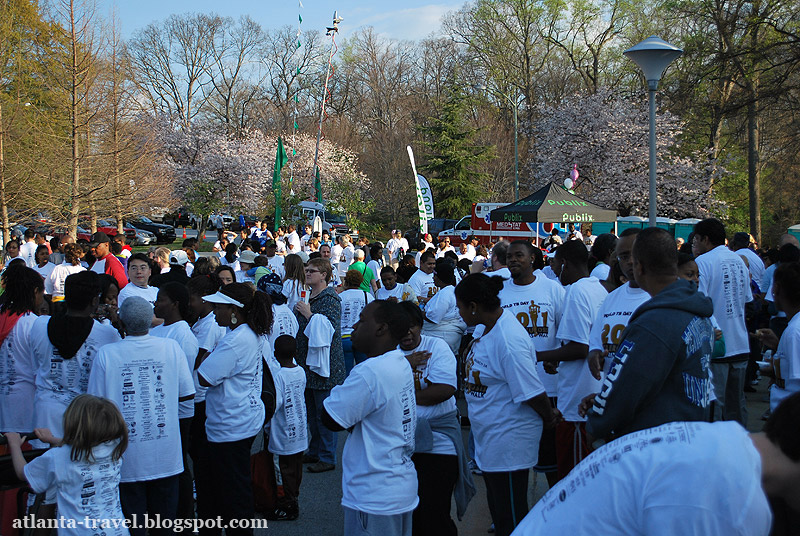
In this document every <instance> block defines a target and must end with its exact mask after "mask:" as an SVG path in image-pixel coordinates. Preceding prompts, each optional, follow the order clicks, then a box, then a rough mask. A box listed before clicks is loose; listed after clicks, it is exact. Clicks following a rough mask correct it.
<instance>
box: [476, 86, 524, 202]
mask: <svg viewBox="0 0 800 536" xmlns="http://www.w3.org/2000/svg"><path fill="white" fill-rule="evenodd" d="M475 87H476V88H477V89H478V90H479V91H487V92H489V93H494V94H495V95H498V96H500V97H503V98H504V99H506V100H507V101H508V102H509V103H511V106H512V107H513V108H514V201H519V124H518V122H517V116H518V114H519V96H517V98H516V99H512V98H511V97H510V96H508V95H506V94H505V93H503V92H501V91H495V90H491V89H489V88H488V87H486V85H484V84H479V85H477V86H475Z"/></svg>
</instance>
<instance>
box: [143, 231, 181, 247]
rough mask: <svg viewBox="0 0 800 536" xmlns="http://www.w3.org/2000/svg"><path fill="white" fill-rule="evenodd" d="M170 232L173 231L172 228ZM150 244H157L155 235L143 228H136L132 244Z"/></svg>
mask: <svg viewBox="0 0 800 536" xmlns="http://www.w3.org/2000/svg"><path fill="white" fill-rule="evenodd" d="M170 229H172V227H170ZM172 232H173V233H174V232H175V230H174V229H173V231H172ZM173 239H174V237H173ZM151 244H158V239H157V238H156V235H154V234H153V233H151V232H150V231H145V230H144V229H136V240H134V242H133V245H135V246H149V245H151Z"/></svg>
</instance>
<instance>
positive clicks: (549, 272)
mask: <svg viewBox="0 0 800 536" xmlns="http://www.w3.org/2000/svg"><path fill="white" fill-rule="evenodd" d="M542 273H543V274H544V275H545V276H546V277H547V278H548V279H553V280H554V281H558V276H557V275H556V273H555V272H554V271H553V269H552V268H550V265H549V264H548V265H547V266H545V267H544V268H542ZM559 284H561V283H559Z"/></svg>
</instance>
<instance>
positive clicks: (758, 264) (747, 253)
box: [734, 248, 767, 292]
mask: <svg viewBox="0 0 800 536" xmlns="http://www.w3.org/2000/svg"><path fill="white" fill-rule="evenodd" d="M734 253H736V254H737V255H739V256H744V257H747V265H748V268H749V270H750V277H751V278H752V279H753V281H755V282H756V283H757V284H758V286H759V287H760V286H761V279H762V278H763V277H764V272H765V271H766V268H765V267H764V261H762V260H761V257H759V256H758V253H756V252H755V251H753V250H752V249H750V248H742V249H738V250H736V251H734ZM760 290H761V292H765V291H766V290H767V289H765V288H762V289H760Z"/></svg>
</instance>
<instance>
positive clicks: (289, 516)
mask: <svg viewBox="0 0 800 536" xmlns="http://www.w3.org/2000/svg"><path fill="white" fill-rule="evenodd" d="M298 517H300V512H299V511H297V510H284V509H282V508H276V509H275V511H274V512H273V513H272V516H271V517H269V518H268V519H270V520H272V521H294V520H295V519H297V518H298Z"/></svg>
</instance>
